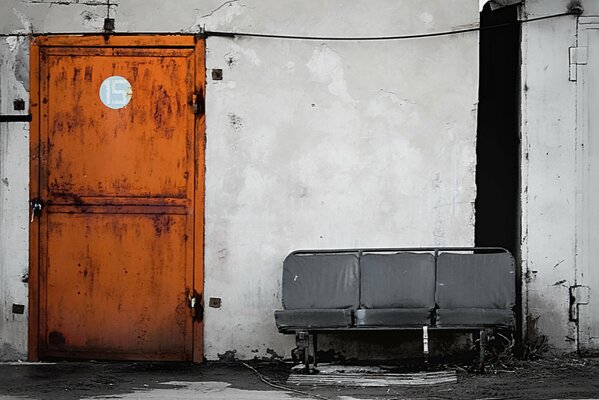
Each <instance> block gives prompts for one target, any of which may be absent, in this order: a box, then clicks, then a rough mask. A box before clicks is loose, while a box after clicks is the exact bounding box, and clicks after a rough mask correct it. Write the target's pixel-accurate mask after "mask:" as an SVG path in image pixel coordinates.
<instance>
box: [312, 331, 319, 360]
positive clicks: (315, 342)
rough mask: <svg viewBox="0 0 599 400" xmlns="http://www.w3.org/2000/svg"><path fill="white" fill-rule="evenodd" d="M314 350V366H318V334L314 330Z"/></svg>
mask: <svg viewBox="0 0 599 400" xmlns="http://www.w3.org/2000/svg"><path fill="white" fill-rule="evenodd" d="M312 351H313V352H314V368H316V367H317V366H318V361H317V360H316V353H317V352H318V334H317V333H316V332H314V333H313V334H312Z"/></svg>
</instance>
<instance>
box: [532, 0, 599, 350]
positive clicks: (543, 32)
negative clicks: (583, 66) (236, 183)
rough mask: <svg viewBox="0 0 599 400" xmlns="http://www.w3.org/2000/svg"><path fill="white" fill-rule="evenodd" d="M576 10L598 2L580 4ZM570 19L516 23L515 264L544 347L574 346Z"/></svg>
mask: <svg viewBox="0 0 599 400" xmlns="http://www.w3.org/2000/svg"><path fill="white" fill-rule="evenodd" d="M569 4H570V1H567V0H527V1H526V5H525V8H524V18H537V17H542V16H547V15H551V14H559V13H563V12H566V11H567V7H568V5H569ZM582 5H583V7H584V9H585V11H584V15H585V16H589V15H599V3H598V2H596V1H593V0H588V1H583V2H582ZM575 46H576V17H574V16H566V17H559V18H553V19H546V20H542V21H534V22H530V23H525V24H523V25H522V122H521V129H522V232H523V237H522V269H523V277H524V295H523V296H524V314H525V315H527V316H528V328H529V330H531V331H534V330H536V331H537V332H538V333H539V334H542V335H546V336H547V337H548V339H549V342H550V344H551V345H552V347H555V348H557V349H560V350H569V351H573V350H576V327H575V325H574V323H572V322H569V314H568V312H569V289H568V288H569V287H570V286H572V285H574V283H575V268H576V265H575V255H576V254H575V251H576V247H575V246H576V187H575V184H576V181H577V172H576V154H575V150H576V148H575V145H576V83H575V82H571V81H569V79H568V72H569V60H568V48H569V47H575Z"/></svg>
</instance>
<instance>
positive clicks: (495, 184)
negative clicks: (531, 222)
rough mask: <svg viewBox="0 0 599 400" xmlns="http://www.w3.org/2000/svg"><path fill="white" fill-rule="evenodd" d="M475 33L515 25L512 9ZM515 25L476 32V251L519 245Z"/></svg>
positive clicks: (493, 15)
mask: <svg viewBox="0 0 599 400" xmlns="http://www.w3.org/2000/svg"><path fill="white" fill-rule="evenodd" d="M480 16H481V27H485V26H490V25H497V24H503V23H508V22H515V21H517V17H518V6H517V5H514V6H509V7H504V8H501V9H498V10H494V11H492V10H491V8H490V6H489V4H488V3H487V4H486V5H485V7H484V9H483V11H482V12H481V15H480ZM519 82H520V25H519V24H517V23H514V24H510V25H507V26H504V27H501V28H494V29H486V30H482V31H481V32H480V85H479V104H478V129H477V143H476V155H477V165H476V186H477V196H476V204H475V206H476V225H475V244H476V246H501V247H505V248H506V249H508V250H509V251H510V252H512V254H514V255H517V252H518V244H519V205H518V201H519V200H518V199H519V186H520V185H519V175H520V173H519V171H520V163H519V155H520V139H519V99H520V96H519Z"/></svg>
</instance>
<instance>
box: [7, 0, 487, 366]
mask: <svg viewBox="0 0 599 400" xmlns="http://www.w3.org/2000/svg"><path fill="white" fill-rule="evenodd" d="M110 4H111V5H110V7H108V6H107V5H106V2H105V1H100V0H86V1H83V0H72V1H65V0H61V1H46V0H30V1H27V0H3V1H2V5H1V8H2V11H1V12H0V33H2V34H5V35H7V34H8V36H4V37H1V38H0V63H1V64H0V65H1V68H2V75H1V78H0V107H1V110H2V112H3V113H13V112H14V111H13V110H12V104H13V100H14V99H15V98H23V99H25V100H27V93H28V82H27V80H28V61H27V60H28V58H27V57H28V55H27V49H28V41H27V38H26V37H20V36H14V35H15V34H29V33H58V32H61V33H65V32H99V31H100V30H101V29H102V24H103V19H104V17H105V16H106V14H107V11H108V8H110V17H113V18H115V20H116V32H117V33H118V32H146V33H147V32H160V33H168V32H172V33H198V32H199V30H200V28H204V29H206V30H213V31H214V30H222V31H237V32H256V33H273V34H289V35H308V36H352V37H361V36H387V35H402V34H414V33H426V32H436V31H445V30H455V29H461V28H468V27H474V26H477V24H478V2H477V1H476V0H469V1H464V0H449V1H443V2H439V1H437V0H419V1H417V2H416V1H413V0H403V1H400V0H382V1H378V2H376V4H375V3H373V2H371V1H366V0H360V1H352V2H347V1H328V2H322V1H318V0H304V1H301V2H300V1H297V2H280V1H276V0H260V1H250V0H232V1H197V0H196V1H192V0H178V1H172V2H165V1H159V0H117V1H115V0H112V1H110ZM11 35H13V36H11ZM206 67H207V71H208V74H207V75H208V77H207V78H208V79H207V88H206V137H207V148H206V211H205V213H206V214H205V219H206V232H205V236H206V237H205V298H209V297H220V298H221V299H222V306H221V308H218V309H215V308H207V309H206V316H205V323H206V325H205V326H206V328H205V349H206V357H207V358H208V359H216V358H218V356H219V354H221V355H222V354H225V353H226V352H228V351H235V352H236V353H235V355H236V356H237V357H239V358H251V357H254V356H258V357H260V356H266V355H268V354H272V352H273V351H274V352H276V353H277V354H279V355H282V356H289V353H288V352H289V350H290V349H291V348H292V342H291V338H288V337H283V336H282V335H279V334H278V333H277V332H276V329H275V325H274V321H273V310H275V309H277V308H279V307H281V304H280V279H281V267H282V261H283V259H284V257H285V256H286V255H287V254H288V253H289V252H290V251H292V250H294V249H298V248H327V247H334V248H340V247H356V246H377V247H379V246H426V245H460V246H465V245H472V244H473V231H474V229H473V225H474V210H473V203H474V199H475V195H476V189H475V184H474V176H475V165H476V160H475V144H476V143H475V142H476V107H477V91H478V33H477V32H472V33H466V34H458V35H450V36H442V37H435V38H422V39H412V40H397V41H375V42H363V41H362V42H361V41H347V42H337V41H306V40H281V39H267V38H235V39H233V38H222V37H221V38H217V37H209V38H207V40H206ZM213 68H220V69H222V70H223V79H222V80H220V81H215V80H212V79H211V74H210V70H211V69H213ZM0 154H1V157H0V168H1V173H0V175H1V176H0V179H1V181H0V202H1V208H0V212H1V221H2V222H1V224H0V239H1V244H0V358H1V359H14V358H23V357H25V356H26V348H27V346H26V332H27V322H26V315H17V314H13V313H12V304H13V303H14V304H27V284H26V283H24V282H23V281H26V275H27V271H28V258H27V251H28V250H27V249H28V239H27V238H28V224H29V222H28V221H29V215H28V212H29V211H28V204H27V201H28V160H29V155H28V125H27V124H25V123H1V124H0Z"/></svg>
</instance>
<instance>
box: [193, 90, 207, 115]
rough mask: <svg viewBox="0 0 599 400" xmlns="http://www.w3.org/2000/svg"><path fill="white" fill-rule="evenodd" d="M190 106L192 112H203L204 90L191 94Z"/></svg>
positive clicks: (200, 113)
mask: <svg viewBox="0 0 599 400" xmlns="http://www.w3.org/2000/svg"><path fill="white" fill-rule="evenodd" d="M191 107H192V109H193V113H194V114H198V115H202V114H204V92H203V90H202V89H200V90H199V91H198V92H197V93H194V94H192V95H191Z"/></svg>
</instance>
